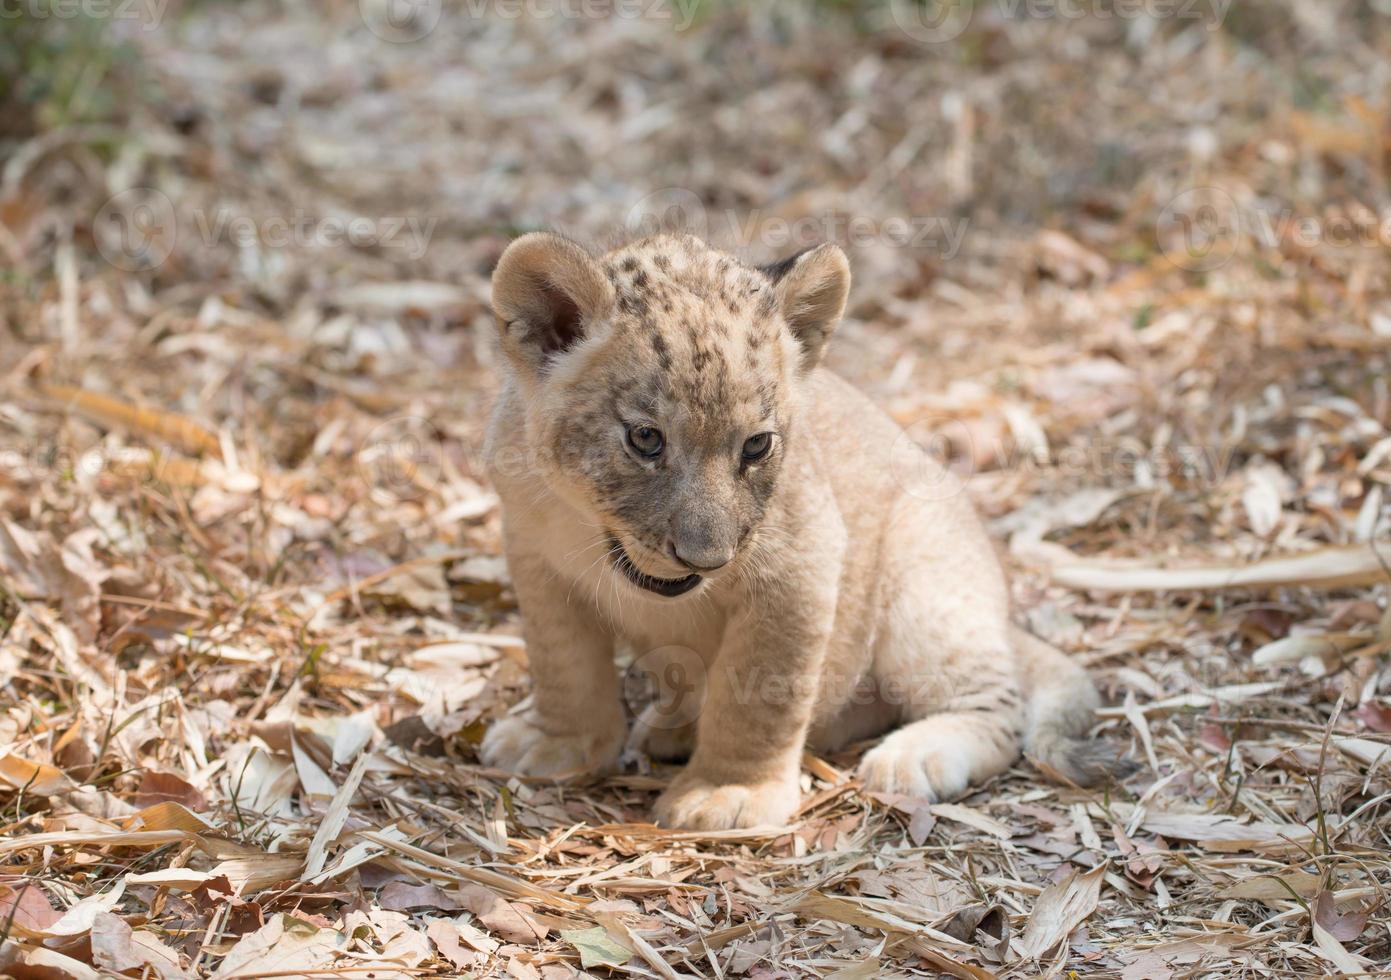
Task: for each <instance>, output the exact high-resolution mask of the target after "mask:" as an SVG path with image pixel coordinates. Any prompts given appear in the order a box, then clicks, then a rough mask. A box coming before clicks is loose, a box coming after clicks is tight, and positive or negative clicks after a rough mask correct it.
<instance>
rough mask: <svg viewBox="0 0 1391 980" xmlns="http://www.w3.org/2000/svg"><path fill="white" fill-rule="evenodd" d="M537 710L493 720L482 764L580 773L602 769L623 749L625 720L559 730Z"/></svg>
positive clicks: (533, 772) (537, 772) (526, 772)
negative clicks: (592, 727)
mask: <svg viewBox="0 0 1391 980" xmlns="http://www.w3.org/2000/svg"><path fill="white" fill-rule="evenodd" d="M549 727H550V726H546V727H543V725H542V721H541V719H540V717H539V716H538V715H537V714H536V713H535V712H534V711H527V712H523V713H522V714H519V715H510V716H508V717H506V718H503V719H501V720H499V721H496V722H494V723H493V725H492V727H491V728H489V729H488V734H486V735H485V736H483V745H482V746H481V747H480V748H479V750H478V754H479V756H480V757H481V758H482V759H483V764H484V765H486V766H491V767H492V768H494V769H505V770H507V771H508V772H515V773H518V774H520V775H523V776H580V775H587V774H589V773H597V772H603V771H605V770H607V769H610V768H612V767H613V765H614V763H615V762H617V761H618V754H619V752H620V751H622V749H623V723H622V721H621V720H619V721H618V723H617V725H614V724H608V725H605V726H603V727H602V728H601V729H599V730H596V731H591V732H556V731H550V730H548V728H549Z"/></svg>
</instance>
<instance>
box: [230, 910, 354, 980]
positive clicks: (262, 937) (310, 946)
mask: <svg viewBox="0 0 1391 980" xmlns="http://www.w3.org/2000/svg"><path fill="white" fill-rule="evenodd" d="M346 945H347V938H346V937H345V936H344V935H343V934H342V933H339V932H335V931H334V930H332V929H323V928H320V927H319V926H317V925H315V924H313V923H312V922H306V921H305V920H304V919H298V918H295V917H293V916H290V915H286V914H285V913H283V912H280V913H277V914H276V915H274V916H272V917H271V918H270V920H269V921H267V922H266V924H265V925H264V926H262V927H261V928H260V929H258V930H257V931H256V932H253V933H250V934H248V935H246V936H243V937H242V938H241V939H240V940H238V942H237V944H236V945H235V946H233V947H232V948H231V950H229V951H228V953H227V955H226V956H225V957H223V960H222V963H221V965H220V966H219V967H218V969H217V971H216V972H215V973H213V974H212V976H213V977H214V978H229V977H235V976H237V975H238V974H241V973H253V974H258V975H260V974H279V975H282V976H287V977H288V976H293V975H294V974H295V971H304V972H307V971H313V972H316V973H317V972H327V971H328V968H329V967H331V966H332V965H333V964H334V963H335V962H336V961H337V959H338V956H339V954H340V953H341V952H342V951H343V950H344V949H345V947H346Z"/></svg>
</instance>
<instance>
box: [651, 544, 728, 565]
mask: <svg viewBox="0 0 1391 980" xmlns="http://www.w3.org/2000/svg"><path fill="white" fill-rule="evenodd" d="M667 551H668V552H669V553H670V554H671V557H673V558H675V559H676V560H677V561H678V562H680V563H681V564H683V565H685V566H686V567H687V568H689V569H690V570H691V571H693V572H713V571H715V570H716V569H718V568H723V567H724V566H726V565H728V564H729V563H730V561H732V560H733V558H734V549H733V548H723V547H720V546H719V545H711V546H707V547H700V546H697V545H692V544H683V545H678V544H677V543H676V542H675V541H668V542H667Z"/></svg>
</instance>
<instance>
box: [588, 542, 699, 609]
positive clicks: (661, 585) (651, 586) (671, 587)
mask: <svg viewBox="0 0 1391 980" xmlns="http://www.w3.org/2000/svg"><path fill="white" fill-rule="evenodd" d="M609 554H611V555H612V556H613V564H614V567H615V568H617V569H618V570H619V571H620V572H622V573H623V576H624V577H625V578H626V579H627V580H628V581H629V582H632V583H633V584H634V585H636V586H637V587H638V588H640V589H645V590H647V591H648V592H655V593H656V594H657V595H660V596H666V597H667V598H669V599H671V598H675V597H676V596H679V595H685V594H686V593H687V592H689V591H691V590H692V589H694V588H695V587H696V586H697V585H699V584H700V582H701V577H700V576H699V575H696V574H694V573H693V574H690V575H687V576H686V577H685V578H657V577H656V576H655V575H648V574H647V573H646V572H644V571H643V570H642V569H640V568H638V567H637V566H636V565H634V564H633V559H631V558H629V557H628V552H626V551H624V550H623V545H621V544H619V542H618V539H617V538H610V539H609Z"/></svg>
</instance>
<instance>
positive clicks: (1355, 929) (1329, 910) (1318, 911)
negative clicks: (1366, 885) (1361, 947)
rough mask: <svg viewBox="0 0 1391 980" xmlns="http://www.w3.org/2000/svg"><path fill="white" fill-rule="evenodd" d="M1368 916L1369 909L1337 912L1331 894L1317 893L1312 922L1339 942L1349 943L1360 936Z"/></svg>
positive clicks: (1336, 904)
mask: <svg viewBox="0 0 1391 980" xmlns="http://www.w3.org/2000/svg"><path fill="white" fill-rule="evenodd" d="M1370 916H1371V910H1370V909H1359V910H1357V911H1356V912H1339V911H1338V903H1337V900H1336V899H1335V898H1334V897H1333V893H1332V892H1327V891H1322V892H1319V893H1318V895H1317V897H1315V899H1314V921H1315V922H1316V923H1318V924H1319V925H1320V926H1322V927H1323V928H1324V929H1326V930H1327V931H1328V934H1329V935H1330V936H1332V937H1333V938H1334V939H1337V940H1339V941H1340V942H1345V943H1346V942H1350V941H1352V940H1354V939H1356V938H1357V937H1358V936H1360V935H1362V930H1364V929H1366V928H1367V919H1368V918H1369V917H1370Z"/></svg>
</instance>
